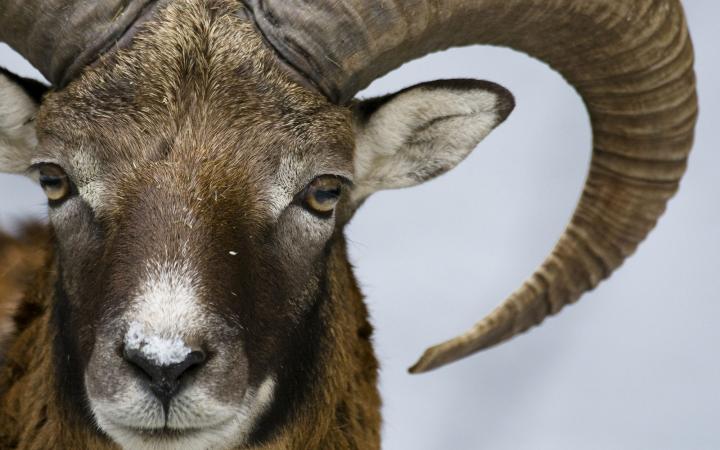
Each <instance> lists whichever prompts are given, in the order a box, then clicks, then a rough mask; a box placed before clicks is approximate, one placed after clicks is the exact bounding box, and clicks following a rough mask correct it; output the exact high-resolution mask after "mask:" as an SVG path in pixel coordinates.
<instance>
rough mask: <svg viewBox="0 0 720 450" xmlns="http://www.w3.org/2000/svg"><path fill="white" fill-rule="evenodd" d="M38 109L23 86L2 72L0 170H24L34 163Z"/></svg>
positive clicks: (0, 93)
mask: <svg viewBox="0 0 720 450" xmlns="http://www.w3.org/2000/svg"><path fill="white" fill-rule="evenodd" d="M37 109H38V106H37V104H35V101H33V99H31V98H30V97H29V96H28V95H27V94H26V93H25V91H24V90H23V89H22V88H21V87H20V86H18V85H17V84H15V83H14V82H13V81H11V80H10V79H9V78H8V77H6V76H5V75H3V74H0V172H10V173H21V172H24V171H25V170H26V169H27V168H28V167H29V166H30V161H31V159H32V150H33V149H34V148H35V147H37V136H36V134H35V124H34V122H33V121H32V120H31V119H32V117H33V116H34V115H35V113H36V112H37Z"/></svg>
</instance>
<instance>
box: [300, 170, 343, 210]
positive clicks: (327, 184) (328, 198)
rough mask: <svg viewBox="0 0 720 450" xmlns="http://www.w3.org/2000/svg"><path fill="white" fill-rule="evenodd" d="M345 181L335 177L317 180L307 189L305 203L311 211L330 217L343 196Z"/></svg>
mask: <svg viewBox="0 0 720 450" xmlns="http://www.w3.org/2000/svg"><path fill="white" fill-rule="evenodd" d="M342 188H343V180H342V179H341V178H338V177H335V176H330V175H326V176H321V177H318V178H315V180H313V181H312V183H310V184H309V185H308V187H307V188H305V191H304V197H303V203H304V204H305V206H306V207H307V208H309V209H310V210H311V211H313V212H315V213H317V214H321V215H329V214H331V213H332V212H333V210H334V209H335V206H337V203H338V201H339V200H340V195H341V194H342Z"/></svg>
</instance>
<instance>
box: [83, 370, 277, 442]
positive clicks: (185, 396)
mask: <svg viewBox="0 0 720 450" xmlns="http://www.w3.org/2000/svg"><path fill="white" fill-rule="evenodd" d="M274 390H275V381H274V379H273V378H272V377H268V378H267V379H266V380H265V382H263V383H262V384H261V385H260V386H259V387H258V388H256V389H255V388H250V389H247V391H246V392H245V394H244V396H243V400H242V402H241V403H240V404H238V405H232V404H227V403H223V402H220V401H218V400H217V399H215V398H213V397H212V396H209V395H207V394H206V393H204V392H202V391H201V390H200V389H197V388H195V389H188V390H187V391H185V392H183V393H181V394H179V395H178V396H177V397H175V398H174V399H173V400H172V402H171V403H170V404H169V407H168V408H167V411H166V410H165V409H164V408H163V406H162V404H161V403H160V402H159V401H157V399H155V398H154V397H153V396H152V395H151V394H149V393H146V392H144V390H143V389H139V388H137V387H133V388H130V389H127V390H126V391H125V392H124V395H122V396H120V397H116V398H114V399H111V400H106V399H103V400H100V399H93V398H92V396H91V397H90V404H91V409H92V412H93V415H94V417H95V421H96V423H97V425H98V427H99V429H100V430H102V431H103V432H104V433H105V434H106V435H107V436H109V437H110V438H111V439H112V440H113V441H114V442H115V443H116V444H118V445H119V446H120V447H121V448H123V449H124V450H226V449H231V448H237V447H239V446H242V445H243V444H244V443H245V442H247V439H248V436H249V435H250V433H251V432H252V431H253V429H254V428H255V426H256V425H257V423H258V421H259V419H260V418H261V417H262V415H263V414H264V413H265V412H266V411H267V410H268V408H269V407H270V405H271V403H272V400H273V392H274Z"/></svg>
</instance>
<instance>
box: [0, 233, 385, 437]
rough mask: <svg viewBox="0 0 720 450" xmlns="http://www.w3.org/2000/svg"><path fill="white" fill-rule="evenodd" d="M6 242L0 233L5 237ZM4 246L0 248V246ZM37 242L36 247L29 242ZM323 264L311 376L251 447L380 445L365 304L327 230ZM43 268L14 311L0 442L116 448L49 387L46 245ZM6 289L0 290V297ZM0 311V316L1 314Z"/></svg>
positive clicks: (3, 375)
mask: <svg viewBox="0 0 720 450" xmlns="http://www.w3.org/2000/svg"><path fill="white" fill-rule="evenodd" d="M4 242H5V247H7V245H8V244H7V242H8V240H5V241H4ZM3 250H4V248H0V254H2V253H3ZM36 250H37V249H36ZM330 252H331V256H330V260H329V265H328V298H327V299H325V301H323V302H321V305H322V306H321V307H320V319H321V321H322V323H323V324H325V326H326V330H327V333H326V336H327V337H326V338H324V340H323V341H322V344H321V346H320V347H321V349H320V356H319V358H318V367H317V368H316V370H317V374H318V376H317V378H316V381H315V383H313V385H312V386H311V387H310V388H309V390H308V392H307V394H306V395H305V396H304V398H303V399H302V401H301V402H300V404H298V405H295V407H293V408H291V410H290V412H289V413H288V415H287V417H285V418H282V419H279V420H271V419H268V420H265V421H263V422H262V423H261V425H260V427H261V428H262V427H263V426H264V427H266V429H261V430H259V431H260V432H259V433H256V434H257V435H258V436H260V437H259V438H257V439H256V442H254V443H251V444H250V446H247V447H241V448H248V449H253V450H280V449H287V450H289V449H300V448H302V449H315V448H323V449H325V448H327V449H355V448H362V449H376V448H379V446H380V437H379V428H380V417H379V408H380V399H379V395H378V392H377V388H376V381H377V362H376V359H375V356H374V354H373V351H372V347H371V342H370V338H371V334H372V328H371V326H370V325H369V323H368V321H367V310H366V308H365V305H364V303H363V301H362V296H361V294H360V292H359V290H358V288H357V285H356V282H355V279H354V276H353V275H352V272H351V268H350V265H349V263H348V262H347V255H346V250H345V240H344V238H343V237H341V236H340V237H338V238H336V239H335V240H334V241H333V243H332V247H331V250H330ZM46 254H47V256H46V265H45V267H46V268H48V269H49V270H38V271H37V272H36V273H35V282H34V283H32V287H31V288H29V289H28V290H27V291H26V292H25V295H24V299H23V300H22V302H21V303H20V305H19V307H18V311H17V312H16V314H15V316H14V317H15V326H16V327H17V331H16V334H15V337H14V339H13V340H12V343H11V344H10V345H9V347H8V351H7V360H6V363H5V365H4V366H3V367H2V368H1V369H0V449H3V450H4V449H22V450H25V449H26V450H34V449H37V450H40V449H43V450H47V449H49V448H58V449H98V450H102V449H116V448H118V447H117V446H116V445H115V444H113V443H112V442H111V441H110V440H109V439H108V438H107V437H105V436H103V435H102V434H101V433H100V432H99V431H98V430H97V428H96V427H95V425H94V424H93V423H90V422H89V421H88V419H87V418H85V417H83V414H82V413H78V411H80V412H82V411H83V410H84V409H85V408H86V405H85V404H84V401H83V400H81V399H74V400H75V402H76V404H74V405H67V404H66V400H65V399H64V397H63V396H62V395H61V392H60V389H58V385H59V380H58V375H57V374H58V371H57V368H56V361H57V359H56V358H62V357H63V355H55V354H54V351H53V341H54V339H55V337H56V335H57V334H58V333H62V330H61V329H58V327H57V326H55V325H54V322H53V312H52V311H53V303H54V302H55V301H57V298H56V296H55V295H54V291H55V289H54V286H55V283H56V281H57V273H58V268H57V264H56V263H55V262H54V261H55V257H54V255H53V252H52V251H51V250H49V249H48V250H47V251H46ZM7 294H8V292H5V291H0V304H1V303H2V299H3V298H5V296H6V295H7ZM0 319H1V317H0Z"/></svg>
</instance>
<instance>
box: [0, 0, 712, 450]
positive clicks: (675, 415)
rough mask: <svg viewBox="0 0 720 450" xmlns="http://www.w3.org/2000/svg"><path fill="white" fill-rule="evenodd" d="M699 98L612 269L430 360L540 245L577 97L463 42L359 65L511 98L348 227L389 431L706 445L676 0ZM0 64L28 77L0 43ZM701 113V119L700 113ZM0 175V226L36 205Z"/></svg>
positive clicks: (705, 375) (530, 448)
mask: <svg viewBox="0 0 720 450" xmlns="http://www.w3.org/2000/svg"><path fill="white" fill-rule="evenodd" d="M685 5H686V9H687V13H688V18H689V22H690V29H691V32H692V35H693V38H694V42H695V49H696V55H697V65H696V70H697V74H698V82H699V92H700V104H701V115H700V122H699V125H698V128H697V139H696V145H695V149H694V152H693V154H692V157H691V160H690V167H689V170H688V172H687V175H686V176H685V179H684V181H683V185H682V189H681V190H680V192H679V194H678V195H677V196H676V197H675V198H674V199H673V200H672V201H671V203H670V206H669V209H668V211H667V213H666V215H665V217H664V218H663V219H662V220H661V221H660V223H659V225H658V227H657V228H656V230H655V231H654V232H653V233H651V235H650V237H649V239H648V240H647V241H646V242H645V243H644V244H643V245H642V246H641V247H640V249H639V251H638V253H637V254H636V255H635V256H633V257H632V258H631V259H630V260H628V261H627V262H626V264H625V265H624V266H623V267H622V268H621V270H619V271H618V272H617V273H616V274H615V275H614V276H613V277H612V279H611V280H609V281H607V282H605V283H603V284H602V285H601V286H600V287H599V288H598V289H596V290H595V291H594V292H592V293H590V294H587V295H586V296H585V297H584V299H583V300H582V301H581V302H580V303H578V304H577V305H575V306H571V307H569V308H567V309H565V310H564V311H563V313H562V314H560V315H559V316H557V317H555V318H552V319H550V320H548V321H547V322H545V324H544V325H543V326H541V327H540V328H537V329H535V330H533V331H532V332H531V333H529V334H526V335H523V336H522V337H519V338H516V339H514V340H512V341H511V342H509V343H507V344H505V345H502V346H500V347H497V348H494V349H492V350H489V351H486V352H483V353H481V354H478V355H476V356H474V357H472V358H470V359H466V360H464V361H462V362H460V363H457V364H455V365H452V366H450V367H447V368H444V369H442V370H439V371H435V372H432V373H430V374H427V375H421V376H410V375H408V374H407V373H406V368H407V367H408V366H409V365H410V364H412V363H413V362H414V361H415V358H416V357H418V356H419V355H420V354H421V352H422V351H423V350H424V348H425V347H426V346H428V345H430V344H434V343H437V342H439V341H442V340H444V339H446V338H449V337H452V336H453V335H455V334H457V333H459V332H461V331H463V330H465V329H466V328H468V327H470V326H471V325H472V324H473V323H474V322H475V321H476V320H478V319H480V318H481V317H482V316H483V315H484V314H485V313H487V312H488V311H490V310H491V309H492V308H493V307H494V306H495V305H496V304H497V303H499V302H500V301H501V300H502V299H503V298H505V296H506V295H507V294H509V293H510V292H511V291H512V290H514V289H515V288H516V287H517V286H518V285H519V284H520V282H521V281H522V280H524V279H525V278H526V277H527V276H528V275H529V274H530V273H531V272H532V270H533V269H534V268H535V267H536V266H537V265H538V264H539V263H540V262H541V261H542V260H543V258H544V257H545V255H546V254H547V253H548V252H549V251H550V249H551V248H552V246H553V244H554V243H555V240H556V239H557V237H558V236H559V235H560V233H561V232H562V230H563V229H564V227H565V224H566V223H567V221H568V219H569V217H570V214H571V213H572V211H573V209H574V206H575V203H576V202H577V199H578V197H579V194H580V190H581V187H582V184H583V181H584V177H585V174H586V169H587V166H588V162H589V156H590V153H589V149H590V140H591V136H590V128H589V124H588V118H587V113H586V112H585V110H584V108H583V106H582V104H581V102H580V98H579V97H578V96H577V95H576V94H575V92H574V91H573V90H572V89H571V88H570V87H569V86H568V85H567V84H566V83H565V82H564V81H563V80H562V79H561V78H560V76H559V75H558V74H556V73H554V72H552V71H551V70H550V69H548V68H547V67H546V66H545V65H544V64H542V63H540V62H538V61H536V60H533V59H530V58H528V57H526V56H524V55H521V54H519V53H516V52H513V51H510V50H507V49H496V48H488V47H469V48H463V49H455V50H451V51H448V52H444V53H441V54H436V55H431V56H429V57H426V58H424V59H421V60H418V61H415V62H413V63H410V64H408V65H406V66H404V67H402V68H401V69H399V70H397V71H395V72H393V73H391V74H390V75H388V76H386V77H385V78H383V79H381V80H378V81H377V82H376V83H374V84H373V85H372V86H371V87H370V88H369V89H368V90H367V91H365V92H364V93H363V95H366V96H370V95H378V94H383V93H386V92H390V91H394V90H398V89H400V88H403V87H405V86H408V85H411V84H414V83H417V82H421V81H427V80H432V79H437V78H451V77H475V78H484V79H488V80H492V81H495V82H498V83H501V84H503V85H505V86H506V87H508V88H509V89H510V90H511V91H512V92H513V93H514V94H515V97H516V100H517V103H518V106H517V108H516V110H515V112H514V113H513V114H512V115H511V116H510V118H509V119H508V121H507V122H506V123H505V124H504V125H503V126H502V127H500V128H499V129H498V130H496V131H495V132H494V133H493V134H492V135H491V136H490V137H489V138H487V139H486V140H485V141H484V142H483V143H482V144H481V145H480V147H479V148H478V149H477V150H476V151H475V153H474V154H473V155H471V156H470V158H469V159H468V160H467V161H466V162H465V163H463V164H462V165H460V167H458V168H457V169H456V170H455V171H453V172H452V173H451V174H449V175H447V176H444V177H441V178H439V179H437V180H435V181H433V182H430V183H428V184H425V185H423V186H420V187H416V188H413V189H408V190H401V191H393V192H384V193H380V194H377V195H376V196H375V197H373V198H372V199H371V200H369V201H368V202H367V204H366V205H365V206H364V207H363V208H362V210H361V211H360V212H359V213H358V215H357V216H356V219H355V220H354V222H353V223H352V224H351V226H350V227H349V230H348V234H349V238H350V240H351V255H352V261H353V262H354V264H355V265H356V267H357V274H358V278H359V279H360V282H361V284H362V286H363V289H364V292H365V293H366V295H367V298H368V303H369V305H370V309H371V312H372V315H373V321H374V323H375V325H376V328H377V335H376V343H377V352H378V355H379V358H380V360H381V363H382V367H383V368H382V378H381V383H382V393H383V397H384V402H385V406H384V418H385V425H384V447H385V448H387V449H391V450H395V449H399V450H405V449H423V450H438V449H440V450H445V449H453V450H454V449H458V450H460V449H492V450H566V449H583V450H594V449H597V450H601V449H602V450H615V449H618V450H620V449H633V450H638V449H647V450H651V449H652V450H656V449H676V450H692V449H707V450H713V449H720V352H719V351H718V349H719V346H720V345H719V344H720V153H719V152H718V151H717V147H718V134H717V130H718V127H720V50H718V45H719V43H720V31H719V30H718V26H717V21H718V18H719V17H720V2H715V1H710V0H687V1H685ZM0 64H1V65H3V66H5V67H8V68H10V69H11V70H13V71H15V72H17V73H19V74H22V75H25V76H34V77H39V74H38V73H37V72H35V71H34V70H33V69H32V68H31V67H30V66H29V65H28V64H27V63H26V62H25V61H23V60H22V58H20V57H19V56H17V55H16V54H14V53H13V52H12V51H11V50H9V49H8V48H7V47H5V46H4V45H0ZM713 130H716V131H713ZM44 203H45V200H44V196H43V194H42V193H41V192H40V190H39V189H38V188H36V187H35V186H34V185H33V184H32V183H30V182H29V181H27V180H24V179H23V178H20V177H16V176H9V175H0V226H2V227H5V228H12V227H13V226H14V225H15V224H16V223H17V221H18V220H19V219H21V218H24V217H28V216H37V217H43V216H44V210H45V207H44Z"/></svg>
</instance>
